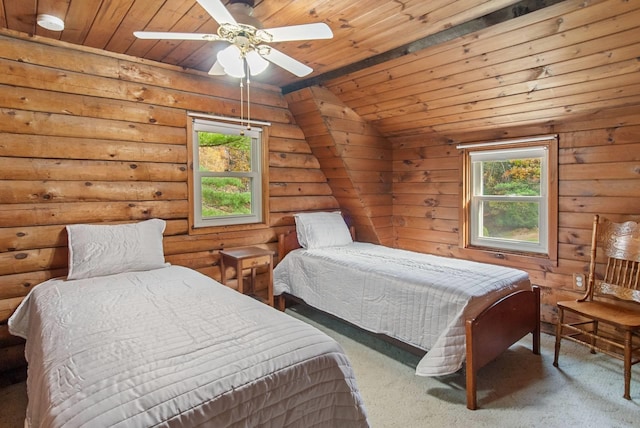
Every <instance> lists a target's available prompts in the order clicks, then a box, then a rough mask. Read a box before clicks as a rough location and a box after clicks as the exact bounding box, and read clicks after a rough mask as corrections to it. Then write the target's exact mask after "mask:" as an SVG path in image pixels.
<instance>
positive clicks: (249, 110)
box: [247, 73, 251, 131]
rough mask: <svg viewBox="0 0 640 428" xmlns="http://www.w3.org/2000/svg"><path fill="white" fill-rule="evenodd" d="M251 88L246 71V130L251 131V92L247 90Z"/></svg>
mask: <svg viewBox="0 0 640 428" xmlns="http://www.w3.org/2000/svg"><path fill="white" fill-rule="evenodd" d="M250 88H251V80H250V79H249V73H247V131H251V94H250V92H249V90H250Z"/></svg>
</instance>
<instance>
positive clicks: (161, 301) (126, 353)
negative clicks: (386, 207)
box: [9, 220, 369, 428]
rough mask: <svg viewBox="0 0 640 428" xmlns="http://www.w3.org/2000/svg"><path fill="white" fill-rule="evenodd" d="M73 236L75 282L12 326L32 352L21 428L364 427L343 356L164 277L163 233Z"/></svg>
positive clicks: (207, 282) (52, 289)
mask: <svg viewBox="0 0 640 428" xmlns="http://www.w3.org/2000/svg"><path fill="white" fill-rule="evenodd" d="M67 229H68V232H69V250H70V269H69V276H68V278H65V279H52V280H49V281H46V282H44V283H42V284H40V285H38V286H37V287H35V288H34V289H33V290H32V291H31V292H30V294H29V295H28V296H27V297H26V298H25V299H24V301H23V302H22V304H21V305H20V306H19V308H18V309H17V310H16V312H15V313H14V314H13V315H12V317H11V318H10V321H9V326H10V331H11V332H12V334H15V335H19V336H22V337H24V338H25V339H27V342H26V350H25V353H26V358H27V361H28V363H29V368H28V378H27V389H28V396H29V402H28V408H27V417H26V421H25V425H26V426H30V427H62V426H65V427H76V426H88V427H99V426H114V427H118V426H120V427H150V426H165V427H172V426H173V427H195V426H210V427H216V428H219V427H257V426H260V427H313V426H336V427H343V426H344V427H367V426H369V425H368V420H367V415H366V411H365V408H364V404H363V401H362V399H361V396H360V394H359V391H358V389H357V385H356V380H355V378H354V374H353V370H352V368H351V365H350V363H349V360H348V359H347V357H346V355H345V354H344V352H343V350H342V348H341V347H340V346H339V344H338V343H337V342H335V341H334V340H333V339H331V338H330V337H328V336H327V335H325V334H324V333H321V332H320V331H319V330H317V329H315V328H313V327H311V326H309V325H307V324H305V323H303V322H301V321H299V320H297V319H295V318H293V317H290V316H289V315H287V314H284V313H282V312H279V311H277V310H274V309H273V308H271V307H269V306H267V305H264V304H263V303H260V302H258V301H256V300H254V299H252V298H250V297H248V296H245V295H242V294H240V293H237V292H236V291H234V290H232V289H230V288H228V287H225V286H224V285H222V284H220V283H218V282H217V281H214V280H212V279H211V278H209V277H207V276H205V275H202V274H200V273H198V272H196V271H193V270H191V269H187V268H184V267H179V266H169V265H167V264H166V263H165V262H164V255H163V252H162V231H163V229H164V222H163V221H161V220H149V221H146V222H141V223H138V224H130V225H117V226H84V225H76V226H69V227H67Z"/></svg>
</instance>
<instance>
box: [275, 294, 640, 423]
mask: <svg viewBox="0 0 640 428" xmlns="http://www.w3.org/2000/svg"><path fill="white" fill-rule="evenodd" d="M287 311H288V312H289V313H290V314H291V315H292V316H295V317H297V318H300V319H303V320H305V321H307V322H309V323H311V324H312V325H315V326H316V327H318V328H319V329H320V330H322V331H324V332H325V333H327V334H329V335H330V336H332V337H333V338H335V339H336V340H337V341H338V342H339V343H340V344H341V345H342V346H343V348H344V349H345V351H346V353H347V355H348V356H349V359H350V360H351V364H352V365H353V368H354V371H355V373H356V379H357V382H358V387H359V388H360V392H361V394H362V396H363V399H364V402H365V406H366V407H367V411H368V413H369V420H370V423H371V426H372V427H382V428H391V427H399V428H400V427H402V428H413V427H415V428H422V427H454V426H456V427H458V426H460V427H492V428H493V427H510V428H516V427H545V428H555V427H558V428H560V427H574V426H575V427H578V426H579V427H598V428H605V427H606V428H609V427H632V426H636V427H637V426H640V422H639V421H640V416H639V415H640V370H638V369H640V367H638V366H636V367H635V368H634V371H633V374H632V384H631V397H632V399H633V400H632V401H628V400H625V399H624V398H622V393H623V378H622V362H621V361H619V360H615V359H613V358H611V357H608V356H606V355H600V354H597V355H592V354H590V353H589V351H588V349H586V348H583V347H580V346H578V345H576V344H573V343H567V342H566V341H563V342H562V348H561V351H562V352H561V355H560V361H559V365H560V368H559V369H558V368H555V367H553V365H552V363H553V347H554V340H555V338H554V337H553V336H550V335H548V334H542V340H541V355H534V354H533V353H532V352H531V336H530V335H529V336H527V337H526V338H523V339H522V340H521V341H520V342H518V343H516V344H514V345H513V346H512V347H511V348H510V349H509V350H508V351H506V352H505V353H504V354H502V355H501V356H500V357H499V358H498V359H496V360H495V361H493V362H492V363H490V364H489V365H487V366H486V367H484V368H483V369H481V370H480V372H479V375H478V406H479V407H480V408H479V409H478V410H475V411H473V410H468V409H467V408H466V392H465V376H464V372H463V371H460V372H458V373H456V374H453V375H449V376H443V377H439V378H428V377H419V376H415V375H414V371H415V367H416V365H417V362H418V360H419V358H420V357H417V356H414V355H412V354H410V353H408V352H406V351H404V350H402V349H400V348H397V347H395V346H392V345H389V344H388V343H387V342H385V341H382V340H380V339H378V338H375V337H373V336H371V335H369V334H366V333H364V332H362V331H360V330H358V329H356V328H354V327H352V326H350V325H347V324H345V323H342V322H340V321H337V320H335V319H333V318H331V317H328V316H326V315H324V314H321V313H319V312H316V311H314V310H312V309H309V308H308V307H305V306H295V307H294V308H292V309H288V310H287ZM587 360H588V362H587ZM634 379H635V380H634Z"/></svg>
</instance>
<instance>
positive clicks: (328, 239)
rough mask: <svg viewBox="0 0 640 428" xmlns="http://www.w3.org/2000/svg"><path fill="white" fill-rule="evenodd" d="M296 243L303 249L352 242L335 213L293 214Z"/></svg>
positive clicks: (344, 226)
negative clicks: (296, 236)
mask: <svg viewBox="0 0 640 428" xmlns="http://www.w3.org/2000/svg"><path fill="white" fill-rule="evenodd" d="M293 217H294V219H295V221H296V231H297V234H298V242H299V243H300V245H301V246H302V247H303V248H308V249H313V248H324V247H334V246H339V245H347V244H350V243H352V242H353V239H352V238H351V233H349V228H348V227H347V224H346V223H345V222H344V219H343V218H342V214H341V213H340V212H339V211H337V212H319V213H298V214H295V215H294V216H293Z"/></svg>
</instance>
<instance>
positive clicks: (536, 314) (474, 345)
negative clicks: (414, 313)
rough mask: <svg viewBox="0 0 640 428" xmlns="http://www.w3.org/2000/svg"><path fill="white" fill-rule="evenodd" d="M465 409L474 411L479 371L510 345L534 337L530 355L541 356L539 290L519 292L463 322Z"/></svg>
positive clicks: (535, 288) (537, 288)
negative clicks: (464, 341) (464, 323)
mask: <svg viewBox="0 0 640 428" xmlns="http://www.w3.org/2000/svg"><path fill="white" fill-rule="evenodd" d="M465 328H466V344H467V351H466V352H467V355H466V359H467V362H466V374H467V408H469V409H471V410H475V409H476V408H477V398H476V376H477V374H478V370H480V368H482V367H484V366H485V365H486V364H488V363H489V362H491V361H492V360H494V359H495V358H496V357H497V356H498V355H500V354H502V353H503V352H504V351H505V350H507V349H508V348H509V347H510V346H511V345H513V344H514V343H516V342H517V341H518V340H520V339H521V338H523V337H524V336H526V335H527V334H528V333H531V334H533V353H534V354H540V288H539V287H532V289H531V290H518V291H515V292H514V293H512V294H509V295H507V296H505V297H503V298H502V299H500V300H498V301H496V302H495V303H493V304H492V305H491V306H489V307H488V308H486V309H485V310H483V311H482V312H481V313H480V314H478V316H476V317H475V318H472V319H468V320H467V321H466V326H465Z"/></svg>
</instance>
